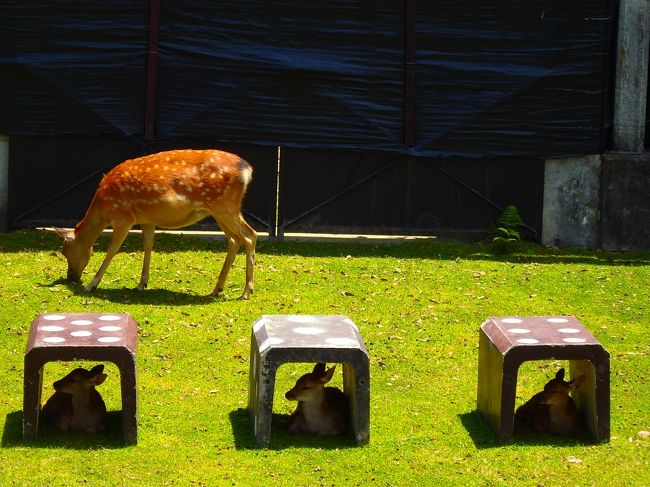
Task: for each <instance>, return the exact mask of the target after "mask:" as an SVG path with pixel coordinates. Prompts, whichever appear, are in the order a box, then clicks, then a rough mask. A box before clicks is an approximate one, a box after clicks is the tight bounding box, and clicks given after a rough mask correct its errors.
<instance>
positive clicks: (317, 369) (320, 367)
mask: <svg viewBox="0 0 650 487" xmlns="http://www.w3.org/2000/svg"><path fill="white" fill-rule="evenodd" d="M311 373H312V374H314V375H317V376H321V375H323V374H324V373H325V364H324V363H318V364H316V365H314V370H312V371H311Z"/></svg>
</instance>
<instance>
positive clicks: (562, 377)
mask: <svg viewBox="0 0 650 487" xmlns="http://www.w3.org/2000/svg"><path fill="white" fill-rule="evenodd" d="M555 378H556V379H560V380H564V367H562V368H561V369H560V370H558V371H557V374H555Z"/></svg>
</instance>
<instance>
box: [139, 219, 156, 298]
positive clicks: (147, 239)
mask: <svg viewBox="0 0 650 487" xmlns="http://www.w3.org/2000/svg"><path fill="white" fill-rule="evenodd" d="M141 228H142V247H143V248H144V260H143V261H142V275H141V276H140V283H139V284H138V287H137V288H136V289H137V290H138V291H144V290H145V289H147V284H148V282H149V265H150V263H151V251H152V250H153V239H154V233H155V229H156V226H155V225H153V224H151V223H148V224H146V225H141Z"/></svg>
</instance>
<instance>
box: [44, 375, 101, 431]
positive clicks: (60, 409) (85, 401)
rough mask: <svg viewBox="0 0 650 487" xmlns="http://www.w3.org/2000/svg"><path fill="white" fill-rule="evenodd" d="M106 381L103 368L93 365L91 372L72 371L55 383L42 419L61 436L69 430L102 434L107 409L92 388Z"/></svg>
mask: <svg viewBox="0 0 650 487" xmlns="http://www.w3.org/2000/svg"><path fill="white" fill-rule="evenodd" d="M105 380H106V374H104V366H103V365H96V366H95V367H93V368H92V369H90V370H86V369H83V368H81V367H79V368H77V369H74V370H73V371H72V372H70V373H69V374H68V375H66V376H65V377H64V378H63V379H61V380H58V381H56V382H55V383H54V390H55V391H56V392H55V393H54V394H53V395H52V397H50V398H49V399H48V400H47V402H46V403H45V405H44V406H43V409H42V410H41V414H42V415H43V418H44V419H45V420H47V421H50V422H52V423H54V425H55V426H56V427H57V429H58V430H59V431H61V432H66V431H68V430H71V429H72V430H80V431H85V432H88V433H97V432H99V431H103V430H104V429H105V427H106V405H105V404H104V400H103V399H102V396H101V395H100V394H99V392H97V390H96V389H95V386H98V385H99V384H101V383H103V382H104V381H105Z"/></svg>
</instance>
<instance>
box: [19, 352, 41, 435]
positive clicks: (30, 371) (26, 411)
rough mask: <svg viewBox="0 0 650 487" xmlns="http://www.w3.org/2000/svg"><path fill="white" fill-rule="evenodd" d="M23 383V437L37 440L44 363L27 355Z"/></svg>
mask: <svg viewBox="0 0 650 487" xmlns="http://www.w3.org/2000/svg"><path fill="white" fill-rule="evenodd" d="M24 374H25V376H24V385H23V439H24V440H27V441H32V440H35V439H36V438H37V436H38V420H39V415H40V412H41V391H42V387H43V364H42V363H35V362H34V361H30V360H29V357H25V370H24Z"/></svg>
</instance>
